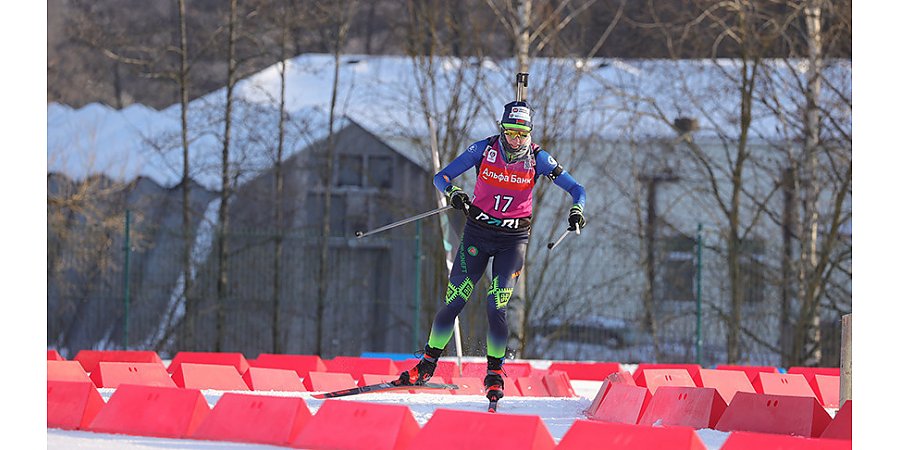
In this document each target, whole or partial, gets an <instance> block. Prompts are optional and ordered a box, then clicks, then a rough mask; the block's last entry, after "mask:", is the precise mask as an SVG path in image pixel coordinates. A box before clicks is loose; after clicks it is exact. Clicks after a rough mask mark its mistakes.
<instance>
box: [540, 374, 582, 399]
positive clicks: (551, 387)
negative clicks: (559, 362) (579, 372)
mask: <svg viewBox="0 0 900 450" xmlns="http://www.w3.org/2000/svg"><path fill="white" fill-rule="evenodd" d="M541 381H543V382H544V387H546V388H547V393H549V394H550V396H551V397H578V395H576V394H575V389H574V388H572V382H571V381H569V374H567V373H566V372H560V371H553V372H550V373H548V374H547V375H545V376H544V377H543V378H541Z"/></svg>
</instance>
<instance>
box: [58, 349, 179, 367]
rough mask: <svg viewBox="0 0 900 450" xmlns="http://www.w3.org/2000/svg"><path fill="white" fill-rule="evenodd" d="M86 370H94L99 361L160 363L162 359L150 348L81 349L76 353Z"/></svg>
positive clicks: (76, 357) (76, 359)
mask: <svg viewBox="0 0 900 450" xmlns="http://www.w3.org/2000/svg"><path fill="white" fill-rule="evenodd" d="M74 359H75V361H78V362H80V363H81V366H82V367H84V371H85V372H93V371H94V369H96V368H97V363H99V362H101V361H102V362H133V363H159V364H162V363H163V362H162V359H160V358H159V355H157V354H156V352H153V351H148V350H81V351H79V352H78V354H76V355H75V358H74Z"/></svg>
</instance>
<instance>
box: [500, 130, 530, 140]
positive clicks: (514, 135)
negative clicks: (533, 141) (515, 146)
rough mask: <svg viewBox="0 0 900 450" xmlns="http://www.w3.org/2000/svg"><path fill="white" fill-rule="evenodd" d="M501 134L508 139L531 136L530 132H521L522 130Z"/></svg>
mask: <svg viewBox="0 0 900 450" xmlns="http://www.w3.org/2000/svg"><path fill="white" fill-rule="evenodd" d="M503 134H505V135H506V137H508V138H512V139H515V138H527V137H528V135H530V134H531V132H530V131H522V130H503Z"/></svg>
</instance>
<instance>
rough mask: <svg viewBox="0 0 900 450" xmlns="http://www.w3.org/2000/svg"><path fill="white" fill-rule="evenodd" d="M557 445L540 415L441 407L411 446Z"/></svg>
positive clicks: (494, 448) (522, 448)
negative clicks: (493, 412) (495, 412)
mask: <svg viewBox="0 0 900 450" xmlns="http://www.w3.org/2000/svg"><path fill="white" fill-rule="evenodd" d="M555 447H556V443H555V441H554V440H553V437H552V436H551V435H550V431H549V430H547V426H546V425H545V424H544V422H543V420H541V418H540V417H539V416H532V415H522V414H491V413H487V412H476V411H458V410H451V409H443V408H438V409H437V410H435V412H434V414H433V415H432V416H431V419H429V420H428V422H427V423H426V424H425V426H424V427H422V431H421V432H420V433H419V434H417V435H416V436H415V438H413V440H412V442H410V445H409V447H408V448H410V449H414V448H427V449H429V450H460V449H490V450H552V449H553V448H555Z"/></svg>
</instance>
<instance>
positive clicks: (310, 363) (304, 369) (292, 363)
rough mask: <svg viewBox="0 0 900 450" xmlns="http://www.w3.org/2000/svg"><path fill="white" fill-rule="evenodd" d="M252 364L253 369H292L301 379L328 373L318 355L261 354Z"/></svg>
mask: <svg viewBox="0 0 900 450" xmlns="http://www.w3.org/2000/svg"><path fill="white" fill-rule="evenodd" d="M247 362H248V363H250V366H251V367H266V368H269V369H290V370H293V371H295V372H297V376H299V377H300V378H304V379H305V378H307V374H309V373H310V372H327V371H328V368H327V367H325V362H323V361H322V358H320V357H319V356H318V355H280V354H274V353H260V354H259V356H258V357H257V358H256V359H255V360H253V362H250V361H247Z"/></svg>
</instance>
